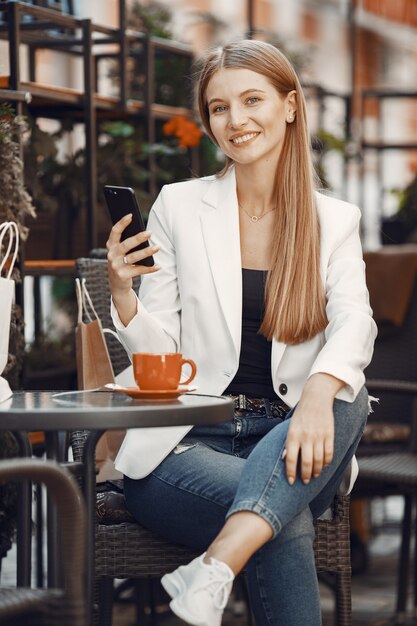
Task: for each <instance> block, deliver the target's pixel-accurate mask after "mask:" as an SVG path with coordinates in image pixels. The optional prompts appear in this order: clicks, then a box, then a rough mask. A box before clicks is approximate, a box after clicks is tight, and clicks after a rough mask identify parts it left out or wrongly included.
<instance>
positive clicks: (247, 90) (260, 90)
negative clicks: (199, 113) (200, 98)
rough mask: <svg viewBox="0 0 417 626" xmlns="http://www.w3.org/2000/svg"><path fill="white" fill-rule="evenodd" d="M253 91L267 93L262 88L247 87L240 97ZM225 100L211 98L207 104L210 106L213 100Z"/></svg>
mask: <svg viewBox="0 0 417 626" xmlns="http://www.w3.org/2000/svg"><path fill="white" fill-rule="evenodd" d="M253 92H256V93H265V91H263V90H262V89H255V88H251V89H245V91H242V92H241V93H240V94H239V98H241V97H242V96H245V95H246V94H248V93H253ZM223 101H224V100H223V98H211V100H209V101H208V102H207V106H210V104H212V103H213V102H223Z"/></svg>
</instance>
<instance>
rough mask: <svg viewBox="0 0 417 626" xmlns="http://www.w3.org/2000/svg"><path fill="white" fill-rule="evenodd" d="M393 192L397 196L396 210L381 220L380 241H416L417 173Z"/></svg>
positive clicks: (400, 242) (399, 242) (387, 242)
mask: <svg viewBox="0 0 417 626" xmlns="http://www.w3.org/2000/svg"><path fill="white" fill-rule="evenodd" d="M393 193H395V195H396V196H397V198H398V210H397V212H396V213H395V214H394V215H392V216H391V217H388V218H386V219H384V220H383V222H382V243H383V244H384V245H389V244H402V243H417V173H416V174H415V175H414V178H413V179H412V180H411V182H410V183H409V185H407V186H406V187H404V189H396V190H394V191H393Z"/></svg>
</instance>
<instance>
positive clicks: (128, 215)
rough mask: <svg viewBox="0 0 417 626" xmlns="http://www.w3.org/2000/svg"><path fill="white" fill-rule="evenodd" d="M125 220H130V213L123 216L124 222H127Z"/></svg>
mask: <svg viewBox="0 0 417 626" xmlns="http://www.w3.org/2000/svg"><path fill="white" fill-rule="evenodd" d="M127 218H129V219H132V213H127V214H126V215H125V216H124V219H125V220H127Z"/></svg>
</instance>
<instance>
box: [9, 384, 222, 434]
mask: <svg viewBox="0 0 417 626" xmlns="http://www.w3.org/2000/svg"><path fill="white" fill-rule="evenodd" d="M233 409H234V403H233V401H232V400H231V399H230V398H226V397H223V396H210V395H203V394H185V395H182V396H180V397H179V398H178V399H177V400H164V401H155V400H134V399H132V398H130V397H129V396H127V395H126V394H123V393H117V392H114V391H113V392H112V391H85V392H82V393H80V392H76V391H72V392H71V391H68V392H59V391H15V392H14V393H13V396H12V397H11V398H9V399H8V400H5V401H3V402H1V403H0V429H1V430H22V431H26V430H28V431H33V430H45V431H48V430H51V431H53V430H55V431H59V430H80V429H81V430H82V429H86V430H108V429H112V428H113V429H119V428H120V429H124V428H146V427H149V426H184V425H189V424H193V425H196V424H217V423H220V422H225V421H227V420H228V419H232V418H233Z"/></svg>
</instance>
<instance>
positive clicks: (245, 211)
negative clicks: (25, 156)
mask: <svg viewBox="0 0 417 626" xmlns="http://www.w3.org/2000/svg"><path fill="white" fill-rule="evenodd" d="M239 207H240V208H241V209H242V211H243V212H244V213H246V215H247V216H248V217H250V219H251V221H252V222H253V223H254V224H255V223H256V222H259V220H261V219H262V218H263V217H265V215H267V214H268V213H272V211H275V209H276V207H274V208H273V209H269V211H265V212H264V213H261V215H259V216H258V215H251V214H250V213H248V211H247V210H246V209H245V207H244V206H242V205H241V204H239Z"/></svg>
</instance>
